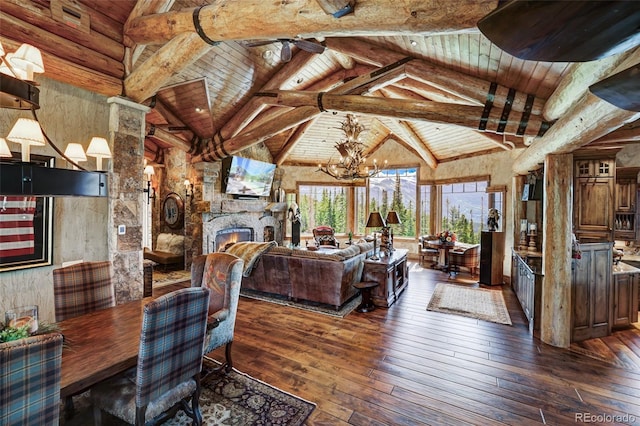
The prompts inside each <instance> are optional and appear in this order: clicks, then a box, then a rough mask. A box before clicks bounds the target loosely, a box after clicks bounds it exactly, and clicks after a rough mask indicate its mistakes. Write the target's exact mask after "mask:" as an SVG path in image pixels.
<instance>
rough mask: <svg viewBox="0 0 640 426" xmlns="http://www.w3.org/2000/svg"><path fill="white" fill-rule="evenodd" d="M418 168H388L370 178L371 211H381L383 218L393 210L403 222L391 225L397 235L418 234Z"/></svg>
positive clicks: (409, 235) (411, 235) (408, 235)
mask: <svg viewBox="0 0 640 426" xmlns="http://www.w3.org/2000/svg"><path fill="white" fill-rule="evenodd" d="M417 171H418V170H417V169H416V168H411V169H387V170H383V171H381V172H380V173H379V174H378V175H377V176H376V177H373V178H370V179H369V211H370V212H376V211H379V212H380V214H381V215H382V217H383V218H386V217H387V212H389V211H391V210H393V211H395V212H396V213H397V214H398V216H399V217H400V221H401V222H402V223H401V224H398V225H391V226H392V227H393V233H394V235H396V236H405V237H413V236H415V235H416V208H417V204H416V194H417V178H418V173H417Z"/></svg>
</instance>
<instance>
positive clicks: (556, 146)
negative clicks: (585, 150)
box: [513, 92, 640, 174]
mask: <svg viewBox="0 0 640 426" xmlns="http://www.w3.org/2000/svg"><path fill="white" fill-rule="evenodd" d="M638 119H640V113H638V112H632V111H625V110H623V109H620V108H617V107H615V106H613V105H611V104H610V103H608V102H605V101H603V100H602V99H600V98H598V97H597V96H595V95H593V94H591V93H589V92H586V93H585V94H584V95H583V96H582V98H581V99H579V100H578V102H576V103H574V104H573V107H572V108H571V109H570V110H569V111H567V113H566V114H565V115H563V116H562V117H561V118H560V119H559V120H558V121H557V122H556V123H555V124H554V125H553V126H552V127H551V129H549V130H548V131H547V132H546V133H545V134H544V136H542V137H540V138H536V140H535V141H534V142H533V143H532V144H531V145H530V146H529V148H527V149H526V150H525V151H524V152H523V153H522V154H520V156H519V157H517V158H516V159H515V161H514V162H513V171H514V172H515V173H518V174H526V173H527V172H528V171H529V170H534V169H536V168H537V167H538V164H540V163H543V162H544V161H545V157H546V156H547V155H549V154H561V153H569V152H573V151H575V150H576V149H578V148H580V147H582V146H584V145H587V144H588V143H590V142H591V141H593V140H596V139H598V138H601V137H603V136H605V135H607V134H609V133H611V132H613V131H614V130H616V129H618V128H620V127H621V126H623V125H624V124H626V123H630V122H632V121H636V120H638Z"/></svg>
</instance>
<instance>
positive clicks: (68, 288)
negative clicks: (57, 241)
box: [53, 261, 116, 321]
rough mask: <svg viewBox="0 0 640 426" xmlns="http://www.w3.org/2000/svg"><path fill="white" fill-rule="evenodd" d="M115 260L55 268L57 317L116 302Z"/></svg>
mask: <svg viewBox="0 0 640 426" xmlns="http://www.w3.org/2000/svg"><path fill="white" fill-rule="evenodd" d="M111 276H112V271H111V262H109V261H102V262H82V263H77V264H75V265H71V266H67V267H64V268H58V269H54V270H53V294H54V305H55V310H56V321H62V320H65V319H67V318H73V317H77V316H79V315H84V314H88V313H89V312H93V311H97V310H99V309H104V308H109V307H111V306H115V304H116V298H115V290H114V287H113V283H112V281H111Z"/></svg>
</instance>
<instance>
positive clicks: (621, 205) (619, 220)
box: [613, 167, 640, 241]
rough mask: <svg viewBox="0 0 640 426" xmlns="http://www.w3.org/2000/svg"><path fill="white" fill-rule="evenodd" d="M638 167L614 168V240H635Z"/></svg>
mask: <svg viewBox="0 0 640 426" xmlns="http://www.w3.org/2000/svg"><path fill="white" fill-rule="evenodd" d="M638 170H640V168H638V167H620V168H618V169H616V203H615V217H614V222H613V228H614V233H613V235H614V238H615V239H616V240H626V241H635V240H637V239H638V238H637V235H638V233H637V230H638V225H637V223H638V220H637V204H638Z"/></svg>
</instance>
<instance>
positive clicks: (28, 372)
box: [0, 333, 62, 426]
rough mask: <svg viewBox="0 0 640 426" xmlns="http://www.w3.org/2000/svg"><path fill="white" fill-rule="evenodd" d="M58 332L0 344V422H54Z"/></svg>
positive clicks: (59, 350)
mask: <svg viewBox="0 0 640 426" xmlns="http://www.w3.org/2000/svg"><path fill="white" fill-rule="evenodd" d="M61 365H62V335H61V334H60V333H51V334H43V335H37V336H31V337H27V338H24V339H19V340H14V341H11V342H6V343H0V425H4V426H22V425H57V424H58V419H59V417H60V367H61Z"/></svg>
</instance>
